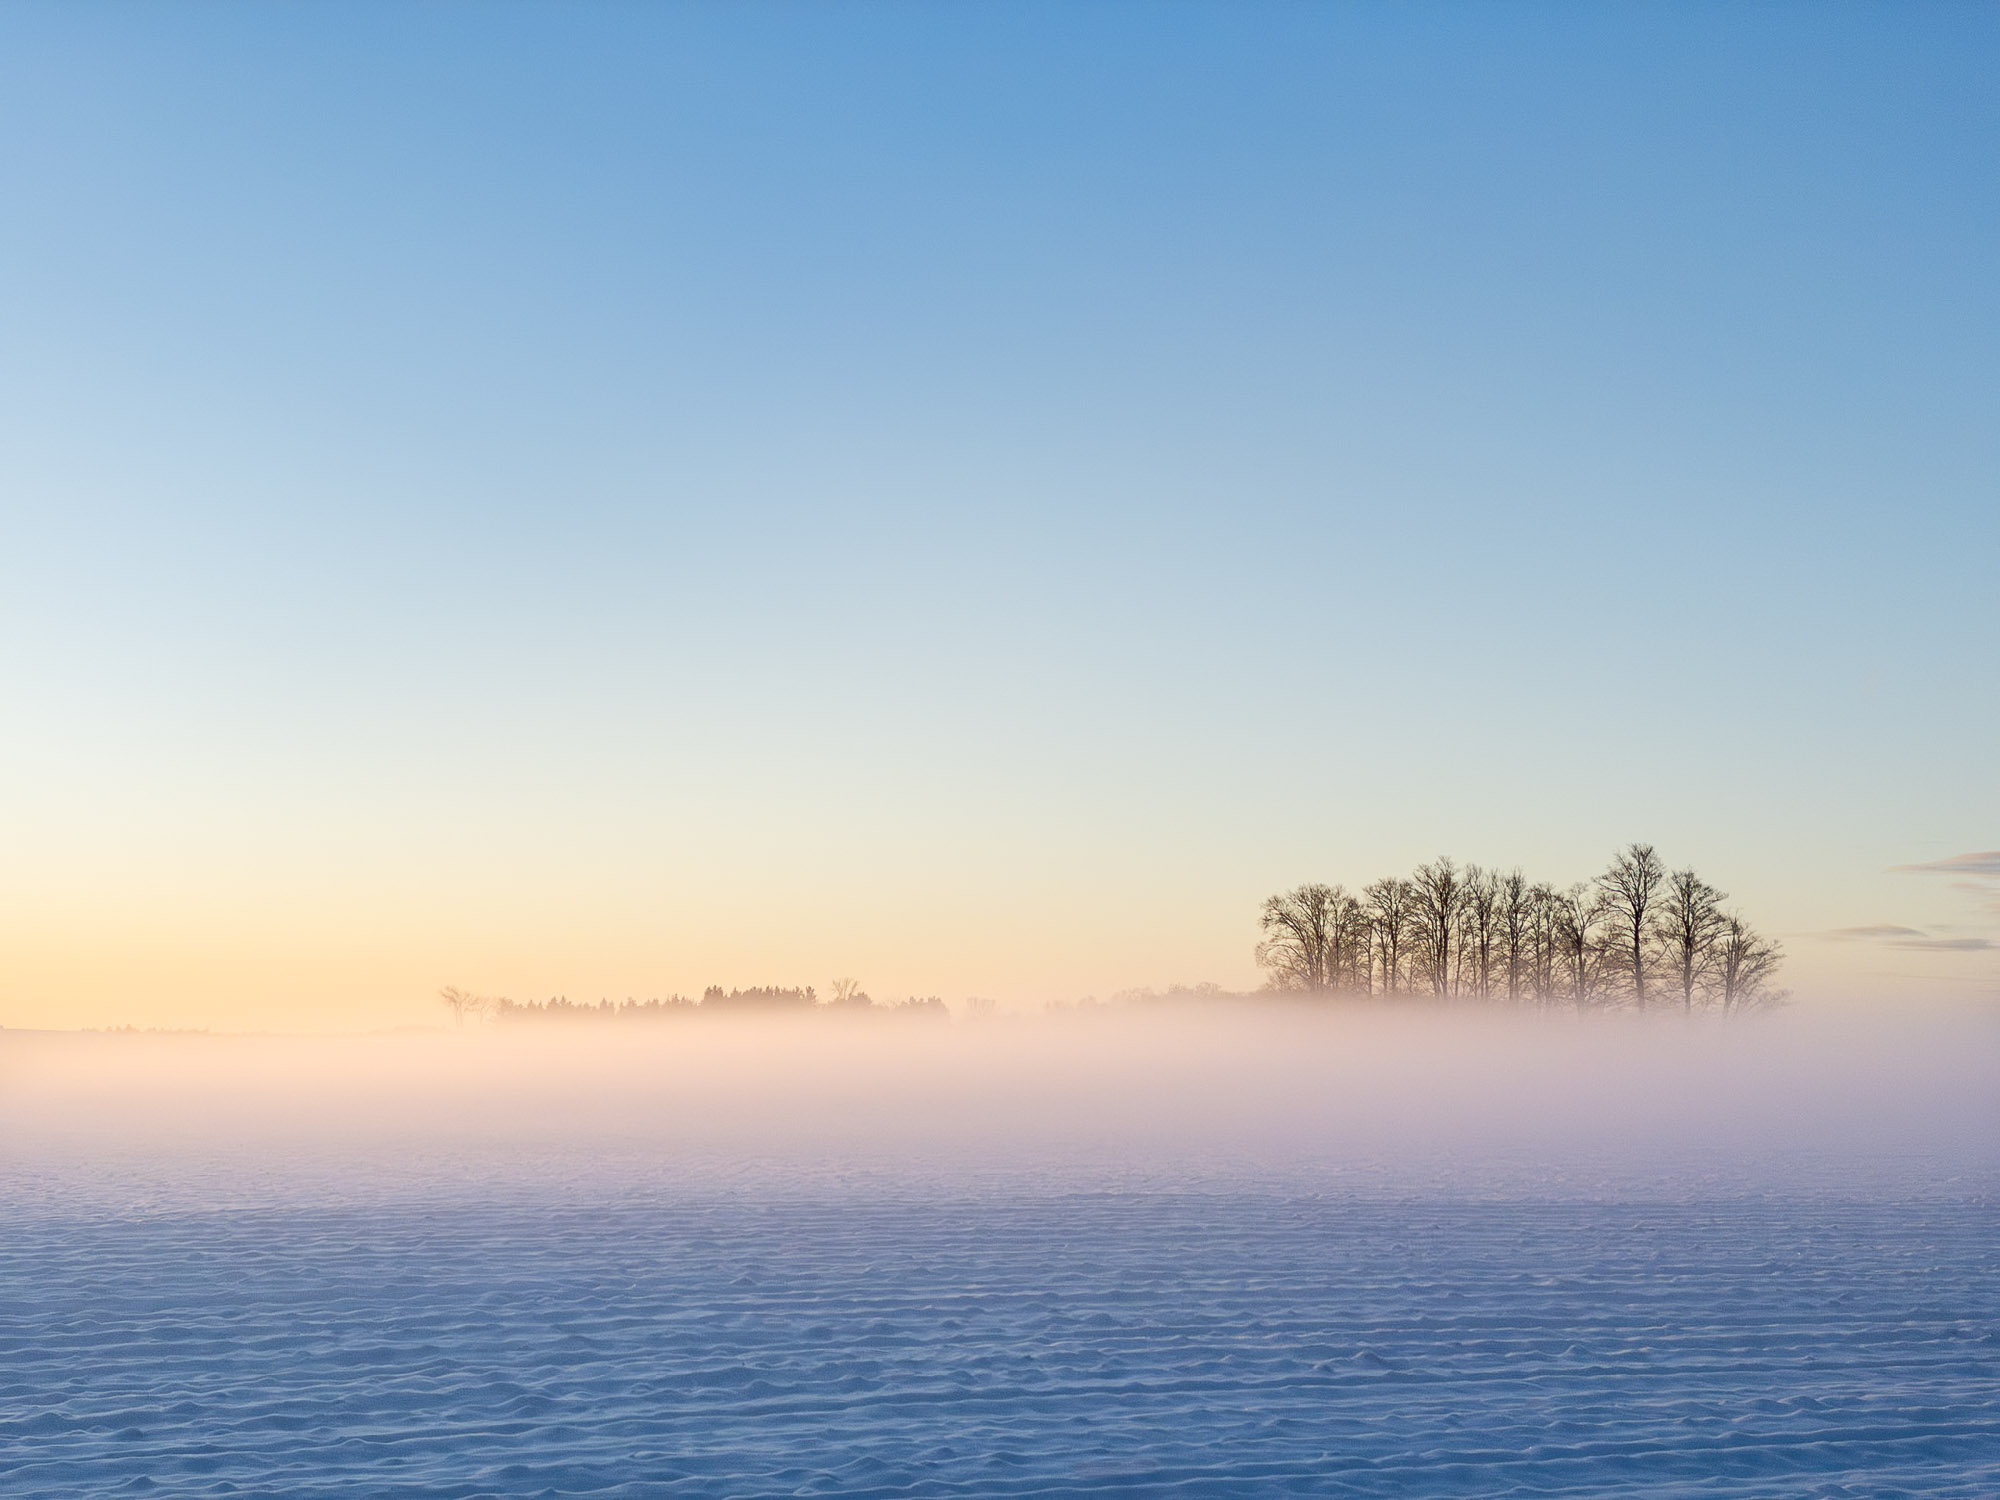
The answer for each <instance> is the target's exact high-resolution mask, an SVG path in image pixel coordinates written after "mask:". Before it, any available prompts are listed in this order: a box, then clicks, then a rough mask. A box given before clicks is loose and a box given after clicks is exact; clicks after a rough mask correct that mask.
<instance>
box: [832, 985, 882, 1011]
mask: <svg viewBox="0 0 2000 1500" xmlns="http://www.w3.org/2000/svg"><path fill="white" fill-rule="evenodd" d="M826 1003H827V1004H828V1005H835V1006H839V1007H841V1008H843V1009H848V1010H867V1009H868V1008H870V1007H871V1006H873V1005H874V1003H875V1002H874V1001H873V1000H871V999H869V998H868V991H866V990H864V989H863V988H861V981H860V980H858V979H849V978H843V979H836V980H834V982H833V994H832V996H831V998H829V999H828V1000H827V1002H826Z"/></svg>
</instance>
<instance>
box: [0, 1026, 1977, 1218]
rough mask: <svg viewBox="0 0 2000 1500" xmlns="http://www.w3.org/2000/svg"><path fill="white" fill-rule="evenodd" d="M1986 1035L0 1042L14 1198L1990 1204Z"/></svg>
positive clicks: (1957, 1030)
mask: <svg viewBox="0 0 2000 1500" xmlns="http://www.w3.org/2000/svg"><path fill="white" fill-rule="evenodd" d="M1996 1099H2000V1010H1996V1009H1995V1008H1993V1007H1990V1006H1987V1007H1968V1008H1965V1009H1961V1010H1938V1009H1926V1010H1923V1011H1921V1012H1911V1013H1899V1012H1897V1011H1895V1010H1894V1009H1892V1008H1889V1007H1886V1006H1885V1007H1880V1008H1876V1009H1874V1010H1870V1011H1850V1012H1843V1013H1835V1014H1825V1013H1820V1014H1812V1013H1807V1012H1804V1011H1796V1012H1790V1013H1781V1014H1777V1015H1772V1016H1766V1017H1761V1018H1756V1019H1753V1020H1741V1021H1736V1022H1732V1023H1728V1024H1719V1023H1702V1022H1696V1023H1693V1024H1690V1023H1687V1022H1685V1021H1681V1020H1671V1021H1667V1020H1648V1021H1643V1022H1642V1021H1639V1020H1637V1019H1634V1018H1613V1017H1598V1018H1592V1019H1591V1020H1589V1021H1586V1022H1578V1021H1576V1020H1575V1019H1573V1018H1561V1019H1555V1018H1542V1017H1533V1018H1529V1017H1520V1018H1515V1017H1495V1016H1490V1015H1480V1016H1454V1015H1419V1016H1412V1015H1407V1014H1405V1015H1388V1014H1382V1013H1379V1012H1367V1011H1363V1012H1346V1013H1326V1012H1318V1013H1314V1012H1309V1011H1302V1010H1297V1009H1286V1008H1257V1009H1248V1008H1240V1009H1231V1010H1228V1011H1218V1012H1194V1013H1182V1014H1146V1013H1136V1012H1109V1013H1073V1014H1066V1015H1052V1016H1047V1017H1041V1018H1036V1019H1032V1020H1029V1019H989V1020H986V1021H982V1022H973V1023H957V1024H934V1025H933V1024H924V1025H900V1024H898V1025H891V1024H882V1023H867V1022H849V1023H842V1022H840V1021H839V1020H837V1019H835V1018H826V1017H808V1018H786V1019H771V1020H763V1021H758V1020H753V1019H741V1020H729V1021H721V1020H717V1021H710V1022H704V1023H702V1024H698V1025H675V1026H661V1027H648V1026H639V1027H616V1028H596V1027H588V1026H579V1027H568V1026H537V1027H534V1028H531V1029H528V1030H521V1029H515V1028H504V1027H467V1028H465V1029H464V1030H463V1031H461V1032H446V1033H437V1034H417V1035H406V1036H389V1037H374V1038H306V1037H283V1038H258V1037H211V1036H161V1035H145V1034H116V1033H114V1034H91V1033H81V1034H56V1033H23V1032H0V1179H4V1191H5V1193H6V1194H7V1196H8V1197H10V1198H12V1199H14V1200H15V1201H17V1202H19V1201H25V1200H29V1199H40V1200H48V1201H51V1202H59V1201H60V1202H76V1203H84V1202H90V1203H96V1204H99V1205H108V1206H116V1205H118V1204H126V1205H131V1206H137V1205H140V1204H144V1203H160V1204H167V1203H174V1202H184V1201H190V1200H193V1201H200V1202H213V1203H222V1202H234V1201H243V1200H246V1199H261V1198H272V1197H304V1198H306V1199H315V1198H322V1197H326V1196H328V1195H351V1194H356V1193H366V1194H405V1193H407V1194H415V1195H419V1196H422V1197H425V1198H430V1199H435V1200H438V1201H445V1200H449V1199H454V1198H459V1197H465V1196H471V1197H478V1196H480V1195H485V1194H494V1193H506V1192H515V1191H535V1192H549V1191H560V1192H563V1193H570V1194H581V1195H591V1194H602V1193H610V1194H630V1193H638V1192H671V1191H696V1190H702V1191H729V1192H736V1191H744V1192H749V1191H767V1190H768V1191H775V1190H793V1189H795V1190H813V1191H820V1190H841V1191H845V1190H864V1189H867V1190H926V1191H932V1190H942V1191H984V1190H988V1189H997V1188H1002V1187H1004V1188H1008V1189H1010V1190H1014V1189H1023V1188H1027V1189H1037V1190H1067V1189H1073V1188H1142V1187H1203V1186H1227V1185H1242V1184H1246V1183H1255V1184H1263V1185H1269V1186H1274V1187H1282V1188H1284V1189H1286V1190H1305V1191H1316V1190H1330V1191H1353V1192H1367V1193H1377V1192H1383V1193H1397V1194H1401V1193H1433V1192H1435V1193H1444V1194H1450V1195H1453V1196H1471V1197H1482V1196H1493V1197H1513V1196H1523V1195H1525V1196H1550V1197H1572V1196H1576V1197H1590V1198H1604V1197H1645V1196H1657V1195H1661V1194H1667V1195H1683V1196H1686V1195H1693V1196H1699V1195H1703V1194H1717V1193H1744V1192H1758V1193H1793V1192H1799V1193H1813V1194H1824V1193H1849V1194H1865V1195H1869V1196H1880V1195H1891V1196H1894V1195H1903V1194H1910V1195H1931V1194H1938V1193H1944V1194H1951V1195H1982V1196H1983V1195H1986V1194H1989V1193H1991V1192H1992V1191H1993V1190H1994V1188H1995V1187H1996V1186H2000V1104H1996Z"/></svg>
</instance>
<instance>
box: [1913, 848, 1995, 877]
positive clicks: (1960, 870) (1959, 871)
mask: <svg viewBox="0 0 2000 1500" xmlns="http://www.w3.org/2000/svg"><path fill="white" fill-rule="evenodd" d="M1889 872H1890V873H1891V874H1894V875H1984V876H1990V877H1993V878H2000V849H1987V850H1984V851H1983V852H1978V853H1973V854H1954V855H1952V856H1951V857H1950V858H1948V859H1933V860H1928V861H1926V862H1925V863H1923V864H1920V865H1891V866H1889Z"/></svg>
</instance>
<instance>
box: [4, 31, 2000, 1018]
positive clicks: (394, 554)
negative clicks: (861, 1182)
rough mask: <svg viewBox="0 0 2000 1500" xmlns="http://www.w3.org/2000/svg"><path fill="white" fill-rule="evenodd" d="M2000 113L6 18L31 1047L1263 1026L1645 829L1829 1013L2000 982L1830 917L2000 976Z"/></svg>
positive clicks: (1312, 72)
mask: <svg viewBox="0 0 2000 1500" xmlns="http://www.w3.org/2000/svg"><path fill="white" fill-rule="evenodd" d="M1996 64H2000V15H1996V13H1995V12H1994V11H1993V10H1992V9H1991V8H1987V7H1972V6H1966V7H1952V6H1939V7H1929V8H1925V9H1922V10H1915V9H1908V10H1905V9H1892V8H1889V7H1842V6H1833V7H1782V6H1781V7H1764V8H1758V9H1755V10H1751V9H1740V8H1728V7H1720V6H1714V7H1678V8H1668V7H1664V6H1627V7H1616V8H1604V9H1590V8H1583V7H1575V8H1569V7H1507V8H1501V7H1457V6H1438V7H1389V6H1381V7H1352V8H1333V7H1306V6H1255V5H1250V6H1193V5H1181V6H1173V5H1169V6H1117V5H1096V6H1089V5H1087V6H1005V7H1003V6H997V5H993V6H956V7H918V6H903V5H872V6H851V7H807V6H751V7H734V6H730V7H725V6H710V7H695V6H691V7H683V8H677V9H666V8H661V9H646V8H641V7H635V6H609V5H606V6H576V7H556V6H539V7H538V6H499V7H486V8H477V7H471V6H427V7H410V8H398V7H390V6H323V7H318V8H303V7H301V8H288V9H272V10H268V11H251V10H245V9H240V8H230V7H221V6H215V7H201V6H180V7H152V8H141V7H136V6H107V7H89V6H63V7H58V6H20V7H14V8H10V9H9V10H8V11H7V12H6V14H5V15H4V17H0V199H4V202H5V205H6V207H5V208H4V210H0V273H4V275H3V276H0V689H4V692H5V694H6V697H7V701H8V702H9V703H10V705H11V706H12V711H11V712H10V714H9V722H8V725H7V728H6V730H5V732H4V736H0V773H4V778H5V780H4V786H0V834H4V836H5V838H6V841H7V843H8V845H9V846H10V849H11V851H12V854H13V858H11V859H10V860H9V861H8V862H7V863H8V865H9V866H11V868H9V869H8V870H7V871H6V873H5V875H4V877H0V878H4V881H5V884H6V886H7V889H6V890H4V891H0V897H4V901H0V906H4V907H5V908H6V909H7V911H8V912H10V913H11V916H7V917H0V944H4V945H6V946H7V947H9V948H11V949H12V951H13V955H14V956H13V960H12V963H11V966H9V965H0V967H4V968H9V969H10V973H11V978H10V979H9V980H6V981H0V1004H4V1005H5V1006H7V1007H9V1008H10V1009H11V1011H12V1012H13V1018H14V1022H15V1023H16V1024H25V1023H26V1021H29V1020H43V1021H47V1020H49V1019H51V1018H54V1019H57V1020H72V1021H91V1022H96V1021H99V1020H125V1019H142V1020H159V1021H167V1020H188V1021H196V1022H201V1023H204V1024H206V1023H211V1022H213V1023H216V1024H224V1023H228V1024H249V1023H252V1022H259V1023H268V1024H274V1025H280V1024H294V1023H296V1024H302V1025H303V1024H315V1025H317V1024H337V1023H341V1022H346V1021H352V1022H354V1023H356V1024H360V1023H362V1022H374V1021H378V1020H382V1019H394V1018H397V1017H401V1016H404V1015H406V1014H408V1015H416V1014H421V1013H422V1012H423V1010H424V1008H425V1006H426V1005H427V1004H428V1001H427V998H426V997H427V996H428V994H429V991H430V989H432V988H434V987H435V985H436V984H439V983H444V982H458V983H468V984H473V985H475V986H479V987H484V988H492V989H501V990H508V991H510V992H520V993H540V992H554V991H556V990H562V991H564V992H568V993H573V994H574V993H593V994H594V993H597V992H600V991H602V992H606V993H613V994H625V993H655V992H660V991H664V990H667V989H672V988H687V987H690V986H699V985H700V984H702V983H706V982H709V981H711V980H714V981H719V982H723V983H745V984H747V983H758V982H817V983H822V984H823V983H824V981H825V979H826V978H828V977H830V976H831V975H832V974H834V973H844V972H855V973H859V974H861V975H862V976H863V977H864V979H865V980H867V981H868V982H870V983H871V984H872V985H873V986H874V987H875V988H877V990H878V992H879V991H889V990H897V991H900V990H903V989H914V990H918V991H924V990H930V989H941V990H943V991H945V992H946V993H947V994H956V993H959V992H973V991H978V992H983V993H999V994H1001V995H1003V996H1004V997H1007V998H1010V999H1011V998H1019V999H1023V1000H1034V999H1038V998H1046V997H1048V996H1052V995H1060V994H1073V993H1079V992H1082V991H1085V990H1098V991H1102V990H1104V989H1106V988H1112V987H1117V986H1118V985H1120V984H1125V983H1130V984H1141V983H1165V982H1169V981H1171V980H1174V979H1196V978H1214V979H1218V980H1221V981H1223V982H1226V983H1248V982H1250V980H1251V979H1252V977H1253V975H1252V971H1251V967H1250V960H1249V948H1250V944H1251V941H1252V938H1253V936H1254V934H1253V933H1252V931H1251V927H1252V920H1253V916H1254V909H1255V904H1256V901H1257V899H1258V898H1259V897H1261V896H1262V895H1263V894H1264V893H1266V892H1267V891H1269V890H1271V889H1275V888H1277V887H1278V886H1280V885H1283V884H1289V883H1292V882H1294V881H1297V880H1299V879H1304V878H1309V877H1310V878H1329V879H1342V880H1347V881H1349V882H1354V881H1359V880H1363V879H1367V878H1371V877H1372V876H1374V875H1376V874H1379V873H1383V872H1384V871H1387V870H1393V869H1399V868H1403V867H1406V866H1407V865H1408V864H1410V863H1412V862H1414V861H1415V860H1417V859H1421V858H1426V857H1429V856H1430V855H1432V854H1434V853H1436V852H1438V851H1439V850H1441V849H1448V850H1452V851H1455V852H1457V853H1459V854H1460V855H1461V856H1463V857H1469V858H1473V859H1477V860H1482V861H1488V862H1501V863H1513V862H1516V861H1518V862H1521V863H1523V864H1525V865H1527V866H1528V867H1529V868H1530V869H1531V870H1532V871H1535V872H1537V873H1545V874H1548V875H1550V876H1551V877H1555V878H1561V879H1569V878H1575V877H1577V876H1581V875H1584V874H1587V873H1589V872H1590V870H1592V869H1593V868H1595V867H1596V866H1597V865H1598V864H1600V863H1601V861H1602V859H1603V856H1604V854H1605V853H1607V852H1608V851H1609V849H1610V848H1611V847H1612V846H1614V845H1616V844H1618V843H1621V842H1623V841H1625V840H1627V839H1631V838H1649V839H1652V840H1653V841H1655V842H1657V843H1658V844H1660V845H1661V847H1662V849H1663V851H1664V852H1665V853H1667V855H1668V856H1669V857H1670V858H1671V859H1673V860H1675V861H1677V862H1678V861H1691V862H1693V863H1695V864H1697V865H1698V866H1700V867H1702V868H1703V869H1705V870H1707V871H1709V872H1710V873H1711V874H1712V875H1713V876H1714V878H1716V879H1717V880H1718V882H1719V883H1721V884H1723V885H1725V886H1726V887H1728V888H1729V889H1731V890H1732V891H1733V892H1734V893H1735V894H1736V895H1737V896H1738V897H1739V898H1740V899H1741V900H1742V901H1743V902H1744V904H1745V905H1746V906H1747V907H1748V908H1749V909H1750V911H1751V913H1752V915H1753V916H1756V917H1759V918H1760V919H1761V920H1762V921H1763V923H1764V925H1766V926H1768V927H1771V928H1773V929H1775V930H1780V931H1784V932H1787V933H1789V934H1794V935H1795V936H1794V937H1792V938H1791V939H1790V941H1791V945H1792V948H1793V954H1794V960H1793V963H1794V978H1795V979H1796V980H1799V981H1800V982H1809V983H1810V984H1814V985H1818V986H1821V987H1825V988H1839V987H1841V986H1842V985H1849V986H1860V987H1863V988H1866V987H1871V986H1873V987H1877V988H1879V987H1881V986H1883V985H1886V984H1889V983H1890V981H1892V980H1894V981H1898V982H1900V981H1902V980H1905V979H1907V980H1908V982H1909V984H1911V985H1913V986H1917V987H1919V988H1922V987H1923V986H1927V985H1928V986H1936V985H1940V984H1946V985H1959V986H1964V985H1971V986H1973V987H1975V988H1977V987H1981V986H1984V987H1987V988H1990V987H1991V983H1992V979H1993V975H1994V969H1993V966H1992V963H1991V961H1990V955H1988V954H1986V953H1984V952H1983V951H1976V950H1968V951H1959V952H1954V953H1940V954H1931V955H1925V956H1924V959H1923V963H1924V964H1925V965H1927V966H1928V967H1919V968H1912V967H1911V965H1912V964H1913V963H1914V962H1915V960H1914V959H1913V958H1912V957H1911V956H1910V955H1909V954H1907V953H1904V952H1894V953H1892V952H1889V951H1888V950H1886V949H1884V948H1882V947H1881V945H1870V944H1867V943H1854V942H1834V943H1825V944H1820V943H1817V942H1816V940H1814V939H1811V938H1810V937H1806V936H1804V934H1808V933H1811V932H1817V931H1822V930H1832V929H1840V928H1860V927H1869V926H1875V925H1901V926H1908V927H1912V928H1915V929H1918V930H1921V931H1924V932H1927V933H1930V932H1935V933H1939V934H1949V935H1953V936H1957V937H1961V938H1962V937H1966V936H1978V935H1981V934H1982V933H1985V932H1992V933H1993V935H1994V936H1995V937H2000V930H1995V929H1994V928H1993V927H1992V920H1993V916H1994V915H1995V913H1994V912H1993V909H1992V906H1991V902H1990V900H1989V897H1990V896H1991V895H1992V892H1991V891H1989V890H1987V889H1986V888H1985V887H1984V886H1981V885H1980V884H1979V882H1978V880H1975V881H1973V882H1972V889H1968V890H1957V889H1954V888H1953V885H1952V883H1951V882H1946V881H1939V880H1927V879H1924V878H1916V877H1911V876H1909V875H1907V874H1889V873H1885V871H1886V868H1887V867H1888V866H1890V865H1895V864H1915V863H1923V862H1927V861H1934V860H1940V859H1947V858H1951V857H1953V856H1957V855H1960V854H1963V853H1966V852H1969V851H1970V852H1977V851H1984V850H1989V849H1992V848H1994V847H1995V846H1996V845H2000V795H1996V791H1995V782H1996V778H1995V777H1994V775H1993V771H1992V763H1993V746H1994V744H1995V743H1996V740H2000V733H1996V732H2000V708H1997V707H1996V704H2000V694H1996V692H1995V691H1994V678H1995V669H1994V661H1995V647H1996V644H2000V628H1996V612H1995V610H1994V607H1993V589H1992V585H1991V580H1992V575H1993V571H1994V564H1993V559H1994V558H1995V557H1996V556H2000V545H1996V543H2000V535H1997V534H1996V533H2000V522H1996V516H1997V515H2000V504H1996V484H1995V481H1996V476H2000V440H1996V433H2000V422H1996V420H1995V419H1996V416H2000V410H1996V405H2000V403H1996V395H1997V394H2000V378H1996V377H1997V376H2000V360H1996V356H1995V350H1996V349H2000V291H1996V282H1997V281H2000V278H1996V277H1995V276H1994V275H1993V267H1994V265H1995V264H1996V255H1995V251H1996V249H2000V177H1996V174H1995V173H1994V171H1993V163H1994V162H1995V160H1996V159H2000V149H1996V148H2000V94H1997V93H1996V91H1995V90H1994V89H1993V87H1992V79H1993V77H1994V75H1995V68H1996ZM1958 884H1965V882H1958ZM1982 924H1984V925H1982ZM1912 976H1916V977H1912ZM9 1019H10V1018H9V1016H7V1015H0V1022H7V1021H8V1020H9Z"/></svg>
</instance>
